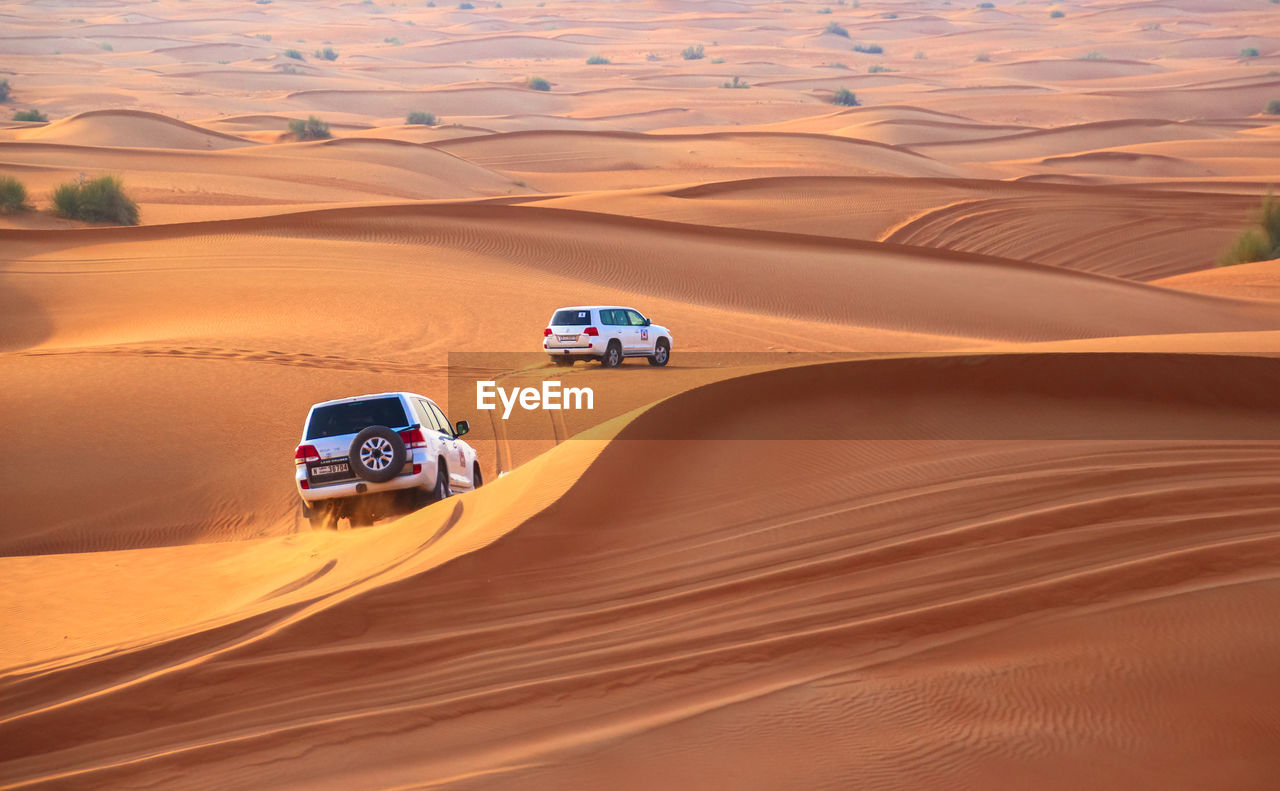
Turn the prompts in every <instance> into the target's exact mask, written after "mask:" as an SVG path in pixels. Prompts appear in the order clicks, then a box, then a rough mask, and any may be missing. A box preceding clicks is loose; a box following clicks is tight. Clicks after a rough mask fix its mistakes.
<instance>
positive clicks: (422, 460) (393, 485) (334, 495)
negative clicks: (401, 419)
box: [293, 451, 439, 503]
mask: <svg viewBox="0 0 1280 791" xmlns="http://www.w3.org/2000/svg"><path fill="white" fill-rule="evenodd" d="M408 464H415V465H419V469H420V470H421V472H419V473H417V474H413V473H410V474H408V475H398V476H396V477H395V478H392V479H391V480H389V481H387V482H385V483H370V482H369V481H364V480H359V479H356V480H352V481H342V482H341V483H329V484H323V485H320V486H315V487H312V488H307V489H304V488H302V483H303V481H305V480H306V479H307V471H306V468H305V467H298V468H297V470H296V471H295V473H294V480H293V485H294V488H295V489H297V490H298V496H299V497H301V498H302V499H303V500H304V501H305V502H308V503H315V502H319V501H321V500H336V499H339V498H343V497H359V496H360V495H364V494H374V493H377V492H396V491H400V490H402V489H415V488H416V489H432V488H434V487H435V485H436V471H437V470H438V469H439V467H438V466H437V465H436V462H435V461H434V460H433V461H432V462H431V463H429V464H428V463H427V460H426V454H425V453H422V452H420V451H415V452H414V454H413V458H412V459H411V460H410V461H409V462H407V464H406V466H407V465H408Z"/></svg>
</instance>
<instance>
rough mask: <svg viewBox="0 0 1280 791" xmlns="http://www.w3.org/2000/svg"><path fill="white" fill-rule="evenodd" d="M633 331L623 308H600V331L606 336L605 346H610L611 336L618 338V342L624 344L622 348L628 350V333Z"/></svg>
mask: <svg viewBox="0 0 1280 791" xmlns="http://www.w3.org/2000/svg"><path fill="white" fill-rule="evenodd" d="M630 331H631V327H630V325H629V324H628V323H627V317H626V314H625V313H623V311H621V310H615V309H613V308H602V309H601V310H600V332H601V334H602V335H604V336H605V346H608V344H609V339H610V338H617V339H618V343H620V344H622V350H623V351H624V352H625V351H626V350H627V344H628V343H629V342H630V341H629V340H628V334H629V333H630Z"/></svg>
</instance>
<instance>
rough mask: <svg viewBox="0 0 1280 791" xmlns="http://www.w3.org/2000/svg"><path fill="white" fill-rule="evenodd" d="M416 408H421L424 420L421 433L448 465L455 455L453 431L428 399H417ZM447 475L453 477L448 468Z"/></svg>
mask: <svg viewBox="0 0 1280 791" xmlns="http://www.w3.org/2000/svg"><path fill="white" fill-rule="evenodd" d="M418 406H419V407H421V409H422V412H423V417H424V418H425V422H424V423H423V424H422V431H423V433H424V434H427V435H428V436H429V438H430V440H431V445H432V446H433V447H435V448H436V449H438V450H439V451H440V458H442V459H444V461H445V465H446V466H447V465H449V459H450V458H451V457H453V456H455V455H456V454H455V453H454V450H453V431H451V430H450V429H449V426H448V425H446V424H445V422H444V419H443V418H442V417H441V416H440V410H439V409H437V408H435V404H434V403H432V402H431V401H430V399H426V398H419V399H418ZM449 475H450V477H452V476H453V468H452V467H450V468H449Z"/></svg>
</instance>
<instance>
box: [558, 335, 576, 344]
mask: <svg viewBox="0 0 1280 791" xmlns="http://www.w3.org/2000/svg"><path fill="white" fill-rule="evenodd" d="M556 337H557V338H559V339H560V340H561V341H563V342H565V343H572V342H573V341H576V340H578V336H577V335H557V336H556Z"/></svg>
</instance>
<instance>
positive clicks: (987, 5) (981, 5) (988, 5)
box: [978, 3, 996, 8]
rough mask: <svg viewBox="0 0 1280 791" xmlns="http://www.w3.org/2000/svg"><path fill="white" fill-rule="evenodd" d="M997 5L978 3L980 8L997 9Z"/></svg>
mask: <svg viewBox="0 0 1280 791" xmlns="http://www.w3.org/2000/svg"><path fill="white" fill-rule="evenodd" d="M995 7H996V4H995V3H978V8H995Z"/></svg>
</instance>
